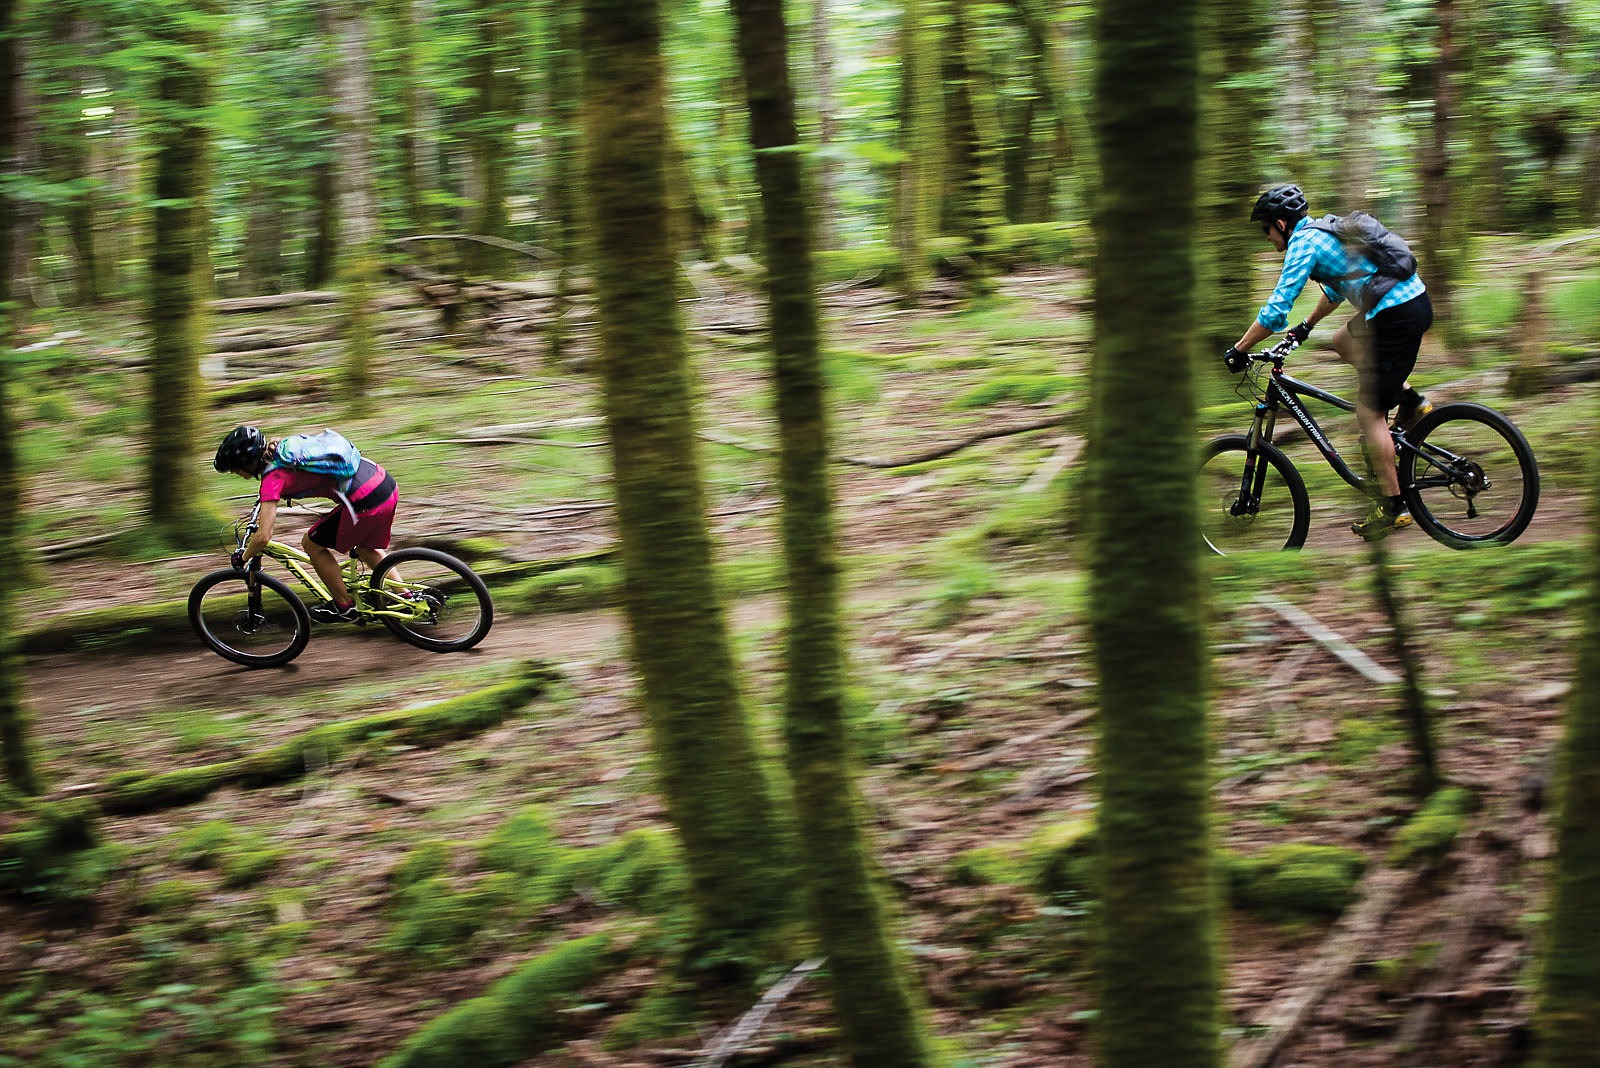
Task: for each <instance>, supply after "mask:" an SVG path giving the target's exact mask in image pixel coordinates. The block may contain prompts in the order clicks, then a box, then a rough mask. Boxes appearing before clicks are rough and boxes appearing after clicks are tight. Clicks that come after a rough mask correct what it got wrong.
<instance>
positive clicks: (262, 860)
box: [170, 820, 288, 889]
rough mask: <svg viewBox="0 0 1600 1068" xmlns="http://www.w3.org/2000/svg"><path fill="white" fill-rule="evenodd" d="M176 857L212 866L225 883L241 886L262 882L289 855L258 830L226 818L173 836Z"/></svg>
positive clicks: (187, 862)
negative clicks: (243, 827)
mask: <svg viewBox="0 0 1600 1068" xmlns="http://www.w3.org/2000/svg"><path fill="white" fill-rule="evenodd" d="M170 840H171V846H172V855H173V859H174V860H175V861H177V862H178V863H179V864H182V865H185V866H186V867H190V868H209V869H213V870H215V871H216V872H217V874H218V875H220V876H221V878H222V884H223V885H224V886H226V887H229V888H230V889H239V888H241V887H245V886H250V885H252V884H253V883H257V882H259V881H260V880H261V879H262V878H264V877H265V876H266V874H267V873H268V872H270V871H271V870H272V869H273V868H275V867H277V866H278V864H279V863H280V862H281V861H282V860H283V858H284V857H285V856H287V855H288V850H287V849H284V848H282V847H280V846H274V845H272V844H270V843H269V841H268V840H267V838H266V836H265V835H264V834H262V833H261V832H259V831H252V830H243V829H240V828H237V827H235V826H233V825H232V824H231V823H229V822H228V821H226V820H208V821H207V822H205V823H202V824H200V825H199V826H197V827H193V828H190V829H189V830H187V831H180V832H178V833H177V834H175V835H172V836H170Z"/></svg>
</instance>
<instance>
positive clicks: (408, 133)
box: [385, 0, 433, 233]
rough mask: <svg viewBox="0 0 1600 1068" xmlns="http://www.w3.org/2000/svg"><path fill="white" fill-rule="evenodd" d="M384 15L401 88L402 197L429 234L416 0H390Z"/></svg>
mask: <svg viewBox="0 0 1600 1068" xmlns="http://www.w3.org/2000/svg"><path fill="white" fill-rule="evenodd" d="M385 14H386V15H387V17H388V20H389V32H390V42H391V49H392V52H391V56H390V62H391V63H392V65H393V68H394V77H395V80H396V81H397V82H398V83H399V87H400V128H399V129H398V130H397V131H396V132H395V147H396V148H397V149H398V150H399V153H400V167H399V169H400V200H401V203H402V204H404V205H405V213H406V222H407V223H408V224H409V225H410V226H411V227H412V228H413V229H414V230H415V231H416V232H417V233H427V232H428V230H429V228H430V227H431V226H432V212H431V211H430V210H429V207H428V199H427V193H428V191H429V190H430V189H432V188H433V182H432V180H431V178H430V175H431V173H432V168H431V167H430V166H429V160H430V158H431V156H430V152H429V148H430V145H431V141H432V137H431V131H430V130H429V129H428V127H427V124H426V122H425V115H426V112H427V109H426V108H425V107H424V106H423V99H422V98H423V94H424V93H425V92H426V91H427V86H426V85H425V83H424V82H423V79H422V77H421V75H420V73H419V72H418V70H417V0H387V2H386V9H385Z"/></svg>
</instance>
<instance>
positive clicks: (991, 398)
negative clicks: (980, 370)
mask: <svg viewBox="0 0 1600 1068" xmlns="http://www.w3.org/2000/svg"><path fill="white" fill-rule="evenodd" d="M1077 383H1078V379H1077V378H1075V377H1074V376H1071V375H1058V374H1037V375H1002V376H1001V377H999V378H993V379H990V380H989V381H987V382H984V383H982V384H980V385H977V386H974V387H973V388H972V389H969V390H967V391H966V392H965V393H962V394H961V395H959V396H958V397H956V399H955V400H953V401H951V402H950V407H951V408H955V409H968V408H985V407H988V406H989V405H991V404H1000V403H1003V402H1008V401H1010V402H1016V403H1020V404H1040V403H1042V402H1044V401H1047V400H1049V399H1050V398H1052V397H1058V396H1061V395H1062V394H1064V393H1068V392H1070V391H1071V390H1072V389H1073V388H1074V387H1075V386H1076V385H1077Z"/></svg>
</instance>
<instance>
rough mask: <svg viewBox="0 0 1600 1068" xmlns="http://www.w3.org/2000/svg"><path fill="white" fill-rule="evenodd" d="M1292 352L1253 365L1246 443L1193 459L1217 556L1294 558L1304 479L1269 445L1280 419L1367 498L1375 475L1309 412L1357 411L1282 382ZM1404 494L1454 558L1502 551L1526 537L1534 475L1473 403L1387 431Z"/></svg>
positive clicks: (1513, 442)
mask: <svg viewBox="0 0 1600 1068" xmlns="http://www.w3.org/2000/svg"><path fill="white" fill-rule="evenodd" d="M1294 348H1295V345H1294V342H1293V340H1292V339H1285V340H1284V341H1283V342H1280V343H1279V344H1278V345H1276V346H1274V347H1273V348H1271V349H1267V350H1265V351H1263V352H1260V353H1254V354H1252V355H1251V356H1250V358H1249V359H1250V364H1249V366H1248V367H1247V368H1246V370H1245V372H1244V380H1243V381H1242V382H1241V384H1240V386H1239V392H1240V395H1241V396H1244V395H1246V393H1247V392H1248V398H1247V399H1253V400H1254V401H1255V419H1254V421H1253V422H1252V423H1251V424H1250V430H1249V432H1248V433H1245V434H1227V435H1225V436H1223V437H1220V438H1217V439H1216V440H1214V441H1211V442H1208V443H1207V444H1206V446H1205V448H1204V450H1203V451H1202V453H1201V462H1200V495H1201V497H1200V513H1201V514H1200V528H1201V531H1202V533H1203V534H1204V535H1205V539H1206V544H1207V545H1209V546H1210V547H1211V550H1212V551H1213V552H1216V553H1219V554H1222V555H1227V554H1230V553H1237V552H1244V551H1247V550H1251V549H1298V548H1299V547H1300V546H1302V545H1304V544H1305V540H1306V534H1307V532H1308V531H1309V530H1310V528H1311V500H1310V497H1309V496H1308V494H1307V493H1306V484H1305V480H1304V479H1302V478H1301V477H1300V472H1299V471H1297V470H1295V466H1294V464H1293V463H1292V462H1291V461H1290V460H1289V457H1288V456H1286V455H1285V454H1284V452H1283V450H1282V449H1280V448H1278V447H1277V446H1276V445H1274V444H1272V433H1273V430H1274V428H1275V427H1276V425H1277V420H1278V413H1279V412H1280V411H1287V412H1288V413H1289V415H1290V417H1291V418H1293V419H1294V421H1295V422H1296V423H1299V424H1300V427H1301V429H1302V430H1304V431H1305V432H1306V436H1307V437H1309V438H1310V439H1311V442H1312V444H1313V445H1315V446H1316V447H1317V451H1318V452H1320V453H1321V454H1322V458H1323V459H1324V460H1326V461H1327V462H1328V466H1329V467H1331V468H1333V470H1334V472H1335V473H1336V474H1337V475H1338V476H1339V477H1340V478H1342V479H1344V480H1345V481H1346V482H1348V483H1349V484H1350V485H1352V486H1354V487H1355V488H1356V489H1358V490H1362V491H1363V492H1369V493H1370V492H1371V488H1370V483H1371V477H1370V476H1368V477H1366V478H1363V477H1362V476H1361V475H1358V474H1356V473H1355V471H1353V470H1351V468H1350V465H1349V464H1348V463H1346V462H1345V460H1344V458H1343V457H1341V456H1340V455H1339V451H1338V450H1337V449H1335V448H1334V447H1333V444H1332V443H1331V442H1330V441H1329V440H1328V437H1327V435H1326V434H1325V433H1323V430H1322V427H1321V426H1319V425H1318V423H1317V421H1316V419H1315V418H1314V417H1313V416H1312V415H1311V413H1310V412H1309V411H1307V410H1306V406H1305V404H1304V399H1305V398H1307V397H1312V398H1315V399H1316V400H1319V401H1322V402H1323V403H1325V404H1330V405H1332V406H1333V407H1335V408H1338V409H1340V410H1341V411H1346V412H1353V411H1355V407H1356V406H1355V405H1354V404H1352V403H1351V402H1350V401H1347V400H1345V399H1344V398H1342V397H1337V396H1335V395H1333V394H1332V393H1329V392H1327V391H1326V390H1322V389H1318V388H1317V387H1316V386H1313V385H1310V384H1309V383H1306V382H1302V381H1300V380H1299V379H1297V378H1294V377H1293V376H1291V375H1288V374H1285V373H1284V370H1283V360H1284V357H1286V356H1287V355H1288V354H1289V353H1290V352H1292V351H1293V350H1294ZM1390 433H1391V434H1392V435H1393V436H1394V448H1395V460H1396V463H1397V464H1398V467H1399V473H1400V492H1401V493H1402V494H1404V495H1405V499H1406V504H1407V506H1408V507H1410V509H1411V515H1412V517H1413V518H1414V519H1415V520H1416V523H1417V525H1418V526H1419V527H1421V528H1422V529H1423V530H1425V531H1427V532H1428V534H1429V535H1430V536H1432V537H1433V538H1434V539H1435V540H1436V541H1438V542H1441V543H1442V544H1444V545H1448V546H1450V548H1452V549H1477V548H1481V547H1483V546H1485V545H1504V544H1506V543H1507V542H1510V541H1513V540H1515V539H1516V537H1517V536H1518V535H1519V534H1521V533H1522V532H1523V531H1524V530H1526V529H1527V528H1528V523H1529V521H1531V520H1532V519H1533V512H1534V509H1535V508H1536V507H1538V504H1539V467H1538V465H1537V464H1536V463H1535V462H1534V459H1533V450H1532V449H1530V448H1529V447H1528V442H1527V440H1526V439H1525V438H1523V436H1522V432H1521V431H1519V430H1518V429H1517V428H1516V426H1514V425H1513V424H1512V422H1511V420H1509V419H1507V418H1506V417H1505V416H1503V415H1501V414H1500V413H1499V412H1497V411H1495V410H1493V409H1492V408H1485V407H1484V406H1483V405H1481V404H1467V403H1453V404H1441V405H1439V406H1438V407H1437V408H1435V409H1434V410H1433V411H1431V412H1429V413H1428V414H1427V415H1425V416H1423V417H1422V419H1420V420H1418V421H1417V423H1416V424H1415V425H1414V426H1412V427H1411V428H1410V429H1402V428H1401V427H1398V426H1396V427H1394V428H1393V429H1392V430H1391V431H1390Z"/></svg>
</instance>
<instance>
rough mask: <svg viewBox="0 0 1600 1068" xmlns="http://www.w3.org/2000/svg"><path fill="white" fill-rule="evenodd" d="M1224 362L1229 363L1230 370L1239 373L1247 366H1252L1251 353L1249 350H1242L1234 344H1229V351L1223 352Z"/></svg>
mask: <svg viewBox="0 0 1600 1068" xmlns="http://www.w3.org/2000/svg"><path fill="white" fill-rule="evenodd" d="M1222 362H1223V363H1225V364H1227V366H1228V370H1229V371H1231V372H1233V373H1234V374H1238V373H1239V372H1240V371H1243V370H1244V369H1245V368H1246V367H1249V366H1250V354H1249V353H1247V352H1240V351H1239V350H1238V349H1237V348H1235V347H1234V346H1232V345H1229V346H1228V351H1227V352H1224V353H1223V354H1222Z"/></svg>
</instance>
